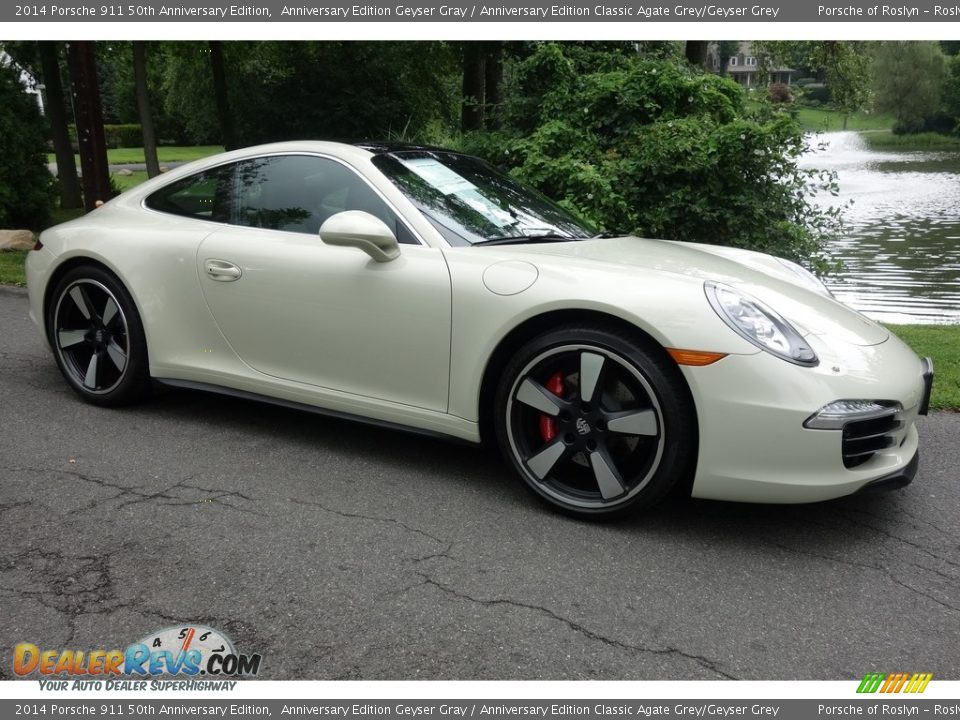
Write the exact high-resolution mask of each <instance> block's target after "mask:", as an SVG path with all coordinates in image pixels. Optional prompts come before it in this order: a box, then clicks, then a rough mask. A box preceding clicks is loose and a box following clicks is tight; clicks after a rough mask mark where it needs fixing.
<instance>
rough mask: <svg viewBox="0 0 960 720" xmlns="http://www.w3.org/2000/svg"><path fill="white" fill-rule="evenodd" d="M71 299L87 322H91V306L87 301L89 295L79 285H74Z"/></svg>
mask: <svg viewBox="0 0 960 720" xmlns="http://www.w3.org/2000/svg"><path fill="white" fill-rule="evenodd" d="M70 297H71V298H72V299H73V302H74V304H75V305H76V306H77V309H78V310H79V311H80V314H81V315H83V316H84V317H85V318H86V319H87V320H90V319H91V316H90V307H91V305H90V303H89V302H88V301H87V293H86V292H85V291H84V289H83V288H82V287H80V286H79V285H74V286H73V287H72V288H70Z"/></svg>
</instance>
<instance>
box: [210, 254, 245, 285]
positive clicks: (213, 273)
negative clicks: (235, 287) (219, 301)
mask: <svg viewBox="0 0 960 720" xmlns="http://www.w3.org/2000/svg"><path fill="white" fill-rule="evenodd" d="M203 267H204V268H206V270H207V277H208V278H210V279H211V280H218V281H219V282H232V281H234V280H239V279H240V276H241V275H243V272H242V271H241V270H240V268H238V267H237V266H236V265H234V264H233V263H232V262H227V261H226V260H212V259H211V260H206V261H205V262H204V263H203Z"/></svg>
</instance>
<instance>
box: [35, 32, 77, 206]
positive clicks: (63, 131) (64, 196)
mask: <svg viewBox="0 0 960 720" xmlns="http://www.w3.org/2000/svg"><path fill="white" fill-rule="evenodd" d="M37 48H38V52H39V55H40V65H41V67H42V68H43V85H44V99H45V103H44V107H45V108H46V113H47V118H48V120H49V121H50V135H51V137H52V139H53V150H54V153H55V154H56V157H57V177H58V179H59V185H60V207H61V208H78V207H81V206H82V204H83V199H82V198H81V197H80V182H79V181H78V180H77V160H76V158H75V157H74V154H73V144H72V143H71V142H70V131H69V129H68V127H67V126H68V120H67V109H66V107H65V106H64V103H63V85H62V84H61V82H60V48H59V43H56V42H53V41H49V40H42V41H40V42H38V43H37Z"/></svg>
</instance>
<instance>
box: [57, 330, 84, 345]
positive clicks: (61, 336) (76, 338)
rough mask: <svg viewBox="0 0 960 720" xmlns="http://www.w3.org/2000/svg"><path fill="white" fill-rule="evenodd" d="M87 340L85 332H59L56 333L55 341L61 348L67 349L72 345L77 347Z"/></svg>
mask: <svg viewBox="0 0 960 720" xmlns="http://www.w3.org/2000/svg"><path fill="white" fill-rule="evenodd" d="M86 339H87V331H86V330H60V331H59V332H58V333H57V340H58V341H59V342H60V347H61V348H68V347H71V346H73V345H79V344H80V343H82V342H85V341H86Z"/></svg>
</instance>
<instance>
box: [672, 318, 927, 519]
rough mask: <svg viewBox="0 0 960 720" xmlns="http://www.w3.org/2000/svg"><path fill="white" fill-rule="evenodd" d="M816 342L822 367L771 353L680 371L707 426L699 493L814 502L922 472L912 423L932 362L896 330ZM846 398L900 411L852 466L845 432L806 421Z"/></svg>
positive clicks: (702, 495) (742, 499) (753, 499)
mask: <svg viewBox="0 0 960 720" xmlns="http://www.w3.org/2000/svg"><path fill="white" fill-rule="evenodd" d="M810 340H811V342H812V344H814V345H815V350H816V352H817V354H818V356H819V357H820V364H819V365H818V366H817V367H816V368H803V367H798V366H796V365H792V364H790V363H786V362H784V361H782V360H780V359H778V358H776V357H774V356H772V355H769V354H767V353H764V352H759V353H756V354H753V355H731V356H728V357H726V358H724V359H723V360H721V361H719V362H717V363H714V364H713V365H708V366H705V367H699V368H693V367H684V368H683V372H684V375H685V376H686V378H687V381H688V382H689V383H690V387H691V390H692V392H693V395H694V400H695V402H696V404H697V413H698V419H699V426H700V452H699V457H698V464H697V473H696V476H695V479H694V484H693V491H692V494H693V496H694V497H699V498H709V499H715V500H733V501H740V502H769V503H805V502H817V501H821V500H829V499H832V498H837V497H842V496H844V495H850V494H852V493H855V492H857V491H859V490H860V489H862V488H864V487H866V486H868V485H870V484H871V483H874V482H877V481H881V480H884V479H885V478H891V477H898V476H906V475H907V474H909V475H910V477H911V478H912V476H913V474H915V472H916V469H915V468H914V469H913V471H912V472H910V471H909V468H910V465H911V463H913V462H914V461H915V458H916V455H917V451H918V446H919V437H918V435H917V429H916V424H915V422H916V418H917V416H918V414H919V413H920V411H921V410H924V409H925V405H928V404H929V393H930V385H931V382H932V369H931V368H930V367H929V366H928V364H927V363H926V362H924V361H921V360H920V358H918V357H917V356H916V355H915V354H914V353H913V351H912V350H910V348H908V347H907V346H906V345H904V344H903V343H902V342H901V341H900V340H898V339H897V338H895V337H891V338H890V339H888V340H887V341H885V342H883V343H881V344H879V345H872V346H856V345H848V344H844V343H837V342H831V343H829V344H827V343H826V342H825V341H823V340H822V339H819V338H817V337H816V336H811V337H810ZM928 371H929V372H928ZM845 398H864V399H876V400H886V401H892V402H897V403H899V404H900V405H901V406H902V408H903V410H902V411H901V412H900V413H899V414H898V418H899V419H900V421H901V423H900V425H899V427H898V428H897V429H896V430H895V431H893V432H892V433H891V441H890V444H889V447H886V448H883V449H881V450H879V451H877V452H876V453H875V454H873V456H872V457H870V458H869V460H867V461H866V462H863V463H862V464H859V465H857V466H856V467H852V468H847V467H845V466H844V461H843V446H842V444H843V433H842V432H841V431H839V430H816V429H808V428H804V427H803V423H804V421H805V420H806V419H807V418H809V417H810V415H811V414H812V413H814V412H815V411H816V410H817V409H818V408H821V407H823V406H825V405H827V404H828V403H831V402H834V401H836V400H839V399H845ZM887 484H889V483H887Z"/></svg>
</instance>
